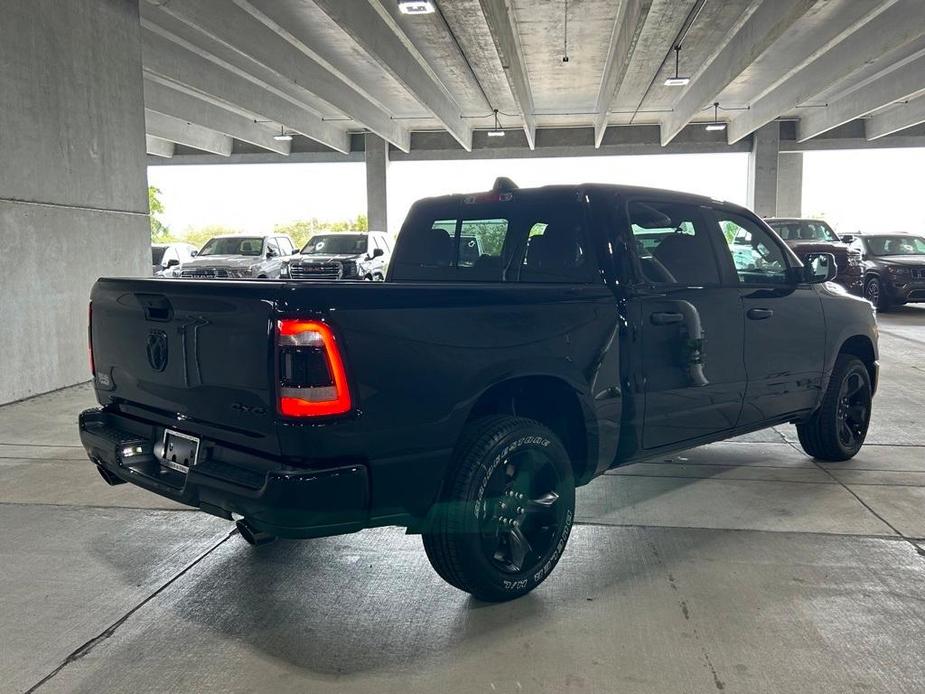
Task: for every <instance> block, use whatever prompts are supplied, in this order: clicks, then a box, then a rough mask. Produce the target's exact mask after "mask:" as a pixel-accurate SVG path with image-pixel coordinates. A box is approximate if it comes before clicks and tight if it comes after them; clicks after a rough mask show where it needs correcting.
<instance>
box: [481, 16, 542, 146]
mask: <svg viewBox="0 0 925 694" xmlns="http://www.w3.org/2000/svg"><path fill="white" fill-rule="evenodd" d="M508 2H509V0H480V4H481V6H482V13H483V14H484V15H485V21H486V22H487V23H488V28H489V29H490V30H491V35H492V38H493V39H494V42H495V48H496V49H497V51H498V56H499V57H500V58H501V66H502V67H503V68H504V74H505V75H506V76H507V81H508V84H509V85H510V87H511V93H512V94H513V95H514V100H515V101H516V102H517V108H518V109H520V112H521V114H522V118H523V127H524V134H525V135H526V136H527V144H528V146H529V147H530V149H533V148H534V147H536V119H535V118H534V116H533V112H534V108H535V107H534V104H533V92H532V91H531V90H530V79H529V77H528V76H527V67H526V64H525V63H524V58H523V50H522V49H521V46H520V40H519V39H518V37H517V27H516V26H514V15H513V9H512V8H510V7H508Z"/></svg>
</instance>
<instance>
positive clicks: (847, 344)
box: [838, 335, 877, 391]
mask: <svg viewBox="0 0 925 694" xmlns="http://www.w3.org/2000/svg"><path fill="white" fill-rule="evenodd" d="M838 354H839V355H842V354H849V355H851V356H854V357H857V358H858V359H860V360H861V361H862V362H863V363H864V366H865V367H866V368H867V373H868V374H869V375H870V384H871V389H872V390H874V391H876V389H877V350H876V349H875V348H874V343H873V340H871V339H870V338H869V337H868V336H867V335H852V336H851V337H849V338H848V339H846V340H845V341H844V342H842V344H841V347H840V348H839V350H838Z"/></svg>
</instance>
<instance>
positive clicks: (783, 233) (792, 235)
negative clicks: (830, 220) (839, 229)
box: [768, 221, 841, 242]
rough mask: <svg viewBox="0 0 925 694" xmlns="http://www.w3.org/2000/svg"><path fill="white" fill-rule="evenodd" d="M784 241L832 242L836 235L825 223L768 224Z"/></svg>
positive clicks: (837, 239)
mask: <svg viewBox="0 0 925 694" xmlns="http://www.w3.org/2000/svg"><path fill="white" fill-rule="evenodd" d="M768 224H770V225H771V228H772V229H773V230H774V231H776V232H777V233H778V234H779V235H780V237H781V238H782V239H783V240H784V241H834V242H838V241H840V240H841V239H839V238H838V236H837V235H836V233H835V232H834V231H832V227H830V226H829V225H828V224H826V223H825V222H805V221H793V222H768Z"/></svg>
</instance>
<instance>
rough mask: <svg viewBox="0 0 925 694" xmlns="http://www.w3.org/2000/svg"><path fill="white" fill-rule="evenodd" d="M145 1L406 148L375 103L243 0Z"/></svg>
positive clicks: (406, 137)
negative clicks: (230, 0) (162, 2)
mask: <svg viewBox="0 0 925 694" xmlns="http://www.w3.org/2000/svg"><path fill="white" fill-rule="evenodd" d="M148 1H149V2H152V4H156V5H158V7H159V11H161V12H165V13H167V14H169V15H170V16H172V17H174V18H175V19H177V20H179V21H181V22H184V23H186V24H188V25H189V26H191V27H194V28H195V29H197V30H198V31H200V32H201V33H203V34H204V35H205V36H207V37H209V38H210V39H212V40H215V41H218V42H219V43H222V44H225V45H226V46H228V47H229V48H232V49H234V50H235V51H237V52H239V53H241V54H242V55H245V56H247V57H249V58H251V59H252V60H254V61H256V62H258V63H260V64H261V65H263V66H264V67H266V68H268V69H269V70H272V71H273V72H274V73H275V74H277V75H278V76H279V77H281V78H283V79H285V80H288V81H289V82H291V83H292V84H294V85H296V86H298V87H300V88H302V89H305V90H307V91H310V92H311V93H313V94H315V95H316V96H317V97H318V98H319V99H322V100H323V101H324V102H326V103H328V104H330V105H331V106H333V107H334V108H335V109H337V110H338V111H340V112H341V113H343V114H344V115H346V116H349V117H350V118H352V119H353V120H355V121H356V122H358V123H360V124H361V125H363V126H364V127H366V128H369V130H371V131H372V132H374V133H376V134H377V135H379V136H380V137H382V138H383V139H385V140H387V141H389V142H391V143H392V144H394V145H395V146H396V147H398V148H399V149H401V150H403V151H408V148H409V147H410V146H411V134H410V133H409V132H408V130H407V129H405V128H403V127H401V126H399V125H398V124H397V123H396V122H395V121H394V120H393V119H392V118H391V115H390V114H389V113H388V112H387V111H386V110H385V109H384V108H383V107H382V105H381V104H379V103H376V102H375V101H373V100H372V99H371V98H370V97H369V95H367V94H364V93H362V92H361V91H360V90H359V88H358V87H357V86H356V85H354V84H352V83H351V82H350V81H349V80H347V78H346V77H345V76H344V75H343V74H341V73H339V72H337V71H336V69H334V67H333V66H331V65H329V64H327V63H325V62H324V61H322V60H321V59H320V58H319V57H318V56H316V55H314V54H313V53H312V51H311V49H310V48H309V47H308V46H305V45H304V44H303V43H301V42H300V41H299V40H298V39H297V38H296V37H295V36H293V35H292V34H291V33H289V32H288V31H286V29H285V28H284V27H282V26H280V25H279V24H277V23H276V22H274V21H273V20H272V19H270V18H269V17H267V16H266V15H265V14H263V13H262V12H260V10H259V9H258V8H257V7H256V6H254V5H253V4H251V3H250V2H247V0H233V1H232V2H229V1H228V0H170V2H168V3H165V4H159V2H158V0H148ZM280 39H282V40H280Z"/></svg>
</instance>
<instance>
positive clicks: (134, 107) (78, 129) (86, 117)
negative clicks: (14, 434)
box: [0, 0, 151, 403]
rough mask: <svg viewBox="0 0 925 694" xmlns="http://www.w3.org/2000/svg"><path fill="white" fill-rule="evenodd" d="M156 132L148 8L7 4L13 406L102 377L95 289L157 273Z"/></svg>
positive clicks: (2, 319)
mask: <svg viewBox="0 0 925 694" xmlns="http://www.w3.org/2000/svg"><path fill="white" fill-rule="evenodd" d="M144 126H145V122H144V100H143V96H142V71H141V42H140V25H139V19H138V6H137V3H136V2H134V1H133V0H67V2H61V0H3V17H2V19H0V162H2V163H0V286H2V291H0V326H2V327H0V355H2V356H0V403H4V402H9V401H12V400H18V399H20V398H24V397H28V396H30V395H35V394H37V393H42V392H45V391H49V390H54V389H56V388H62V387H64V386H69V385H73V384H76V383H80V382H82V381H88V380H90V371H89V365H88V361H87V318H86V316H87V303H88V301H89V298H90V287H91V286H92V285H93V282H94V281H95V280H96V279H97V278H98V277H100V276H104V275H115V276H126V275H147V274H150V271H151V266H150V261H151V251H150V243H151V237H150V229H149V226H148V217H147V213H148V198H147V190H146V187H147V174H146V168H145V130H144ZM140 349H144V346H143V345H142V347H141V348H140Z"/></svg>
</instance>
